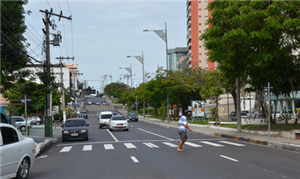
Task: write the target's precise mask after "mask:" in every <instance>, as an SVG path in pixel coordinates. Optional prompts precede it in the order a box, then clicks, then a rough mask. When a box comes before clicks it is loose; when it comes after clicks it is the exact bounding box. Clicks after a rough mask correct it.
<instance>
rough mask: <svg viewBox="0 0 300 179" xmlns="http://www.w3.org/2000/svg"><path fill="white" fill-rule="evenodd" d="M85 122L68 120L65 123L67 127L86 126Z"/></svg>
mask: <svg viewBox="0 0 300 179" xmlns="http://www.w3.org/2000/svg"><path fill="white" fill-rule="evenodd" d="M85 125H86V123H85V121H84V120H67V121H66V123H65V126H66V127H75V126H85Z"/></svg>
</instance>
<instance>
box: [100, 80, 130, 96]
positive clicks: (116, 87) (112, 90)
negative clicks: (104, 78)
mask: <svg viewBox="0 0 300 179" xmlns="http://www.w3.org/2000/svg"><path fill="white" fill-rule="evenodd" d="M127 89H128V86H127V85H125V84H124V83H119V82H117V83H110V84H108V85H106V86H105V88H104V93H106V94H108V95H109V96H113V97H115V98H119V97H120V96H121V95H122V92H123V91H125V90H127Z"/></svg>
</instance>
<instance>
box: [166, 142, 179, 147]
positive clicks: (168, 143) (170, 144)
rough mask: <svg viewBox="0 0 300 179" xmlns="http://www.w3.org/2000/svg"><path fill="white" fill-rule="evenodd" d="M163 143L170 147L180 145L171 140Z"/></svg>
mask: <svg viewBox="0 0 300 179" xmlns="http://www.w3.org/2000/svg"><path fill="white" fill-rule="evenodd" d="M163 144H165V145H168V146H170V147H178V145H176V144H173V143H170V142H163Z"/></svg>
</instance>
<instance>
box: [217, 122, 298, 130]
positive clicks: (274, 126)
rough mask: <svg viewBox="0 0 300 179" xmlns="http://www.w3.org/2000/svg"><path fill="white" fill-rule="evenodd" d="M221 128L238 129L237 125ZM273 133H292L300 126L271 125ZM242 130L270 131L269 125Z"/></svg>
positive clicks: (247, 126)
mask: <svg viewBox="0 0 300 179" xmlns="http://www.w3.org/2000/svg"><path fill="white" fill-rule="evenodd" d="M221 127H227V128H233V129H236V128H237V124H228V125H221ZM270 128H271V129H270V130H271V131H292V130H293V129H300V124H297V125H295V124H271V127H270ZM242 129H246V130H254V131H268V125H242Z"/></svg>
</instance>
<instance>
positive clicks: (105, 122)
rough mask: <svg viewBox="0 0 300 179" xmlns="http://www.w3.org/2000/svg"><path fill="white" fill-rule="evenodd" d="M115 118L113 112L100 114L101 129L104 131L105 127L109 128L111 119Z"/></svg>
mask: <svg viewBox="0 0 300 179" xmlns="http://www.w3.org/2000/svg"><path fill="white" fill-rule="evenodd" d="M112 116H113V113H112V112H111V111H103V112H101V113H100V115H99V117H98V119H99V128H100V129H102V127H104V126H108V122H109V120H110V118H111V117H112Z"/></svg>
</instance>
